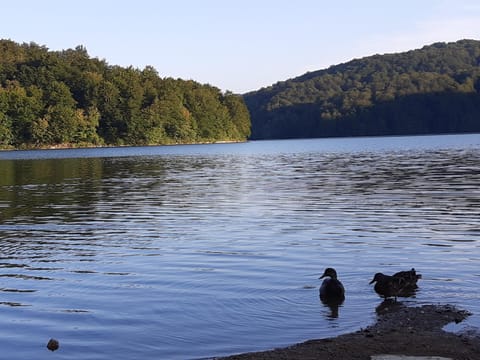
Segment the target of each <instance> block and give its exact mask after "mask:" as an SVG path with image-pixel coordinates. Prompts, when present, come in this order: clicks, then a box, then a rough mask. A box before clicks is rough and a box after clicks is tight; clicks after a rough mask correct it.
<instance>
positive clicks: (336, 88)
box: [244, 40, 480, 139]
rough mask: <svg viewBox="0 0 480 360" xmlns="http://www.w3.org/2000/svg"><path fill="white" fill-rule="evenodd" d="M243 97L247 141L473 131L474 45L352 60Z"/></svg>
mask: <svg viewBox="0 0 480 360" xmlns="http://www.w3.org/2000/svg"><path fill="white" fill-rule="evenodd" d="M244 99H245V102H246V104H247V107H248V109H249V111H250V115H251V121H252V135H251V138H252V139H281V138H302V137H306V138H308V137H330V136H364V135H368V136H370V135H406V134H434V133H456V132H480V41H475V40H461V41H458V42H455V43H435V44H433V45H430V46H425V47H423V48H422V49H418V50H412V51H408V52H404V53H397V54H386V55H374V56H370V57H365V58H362V59H356V60H352V61H350V62H347V63H344V64H340V65H336V66H332V67H330V68H328V69H325V70H320V71H315V72H310V73H307V74H305V75H302V76H300V77H297V78H294V79H290V80H287V81H282V82H279V83H276V84H274V85H273V86H271V87H268V88H263V89H261V90H259V91H255V92H250V93H248V94H245V95H244Z"/></svg>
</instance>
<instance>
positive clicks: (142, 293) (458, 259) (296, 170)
mask: <svg viewBox="0 0 480 360" xmlns="http://www.w3.org/2000/svg"><path fill="white" fill-rule="evenodd" d="M0 213H1V217H0V349H2V354H3V356H5V357H6V358H8V359H10V360H15V359H22V360H24V359H51V358H52V356H53V357H54V358H55V359H95V360H102V359H105V360H106V359H109V360H110V359H134V358H137V359H138V358H141V359H198V358H209V357H213V356H220V355H227V354H233V353H238V352H245V351H255V350H263V349H269V348H273V347H279V346H286V345H290V344H293V343H296V342H300V341H304V340H307V339H311V338H322V337H329V336H333V335H338V334H341V333H346V332H350V331H353V330H358V329H359V328H360V327H365V326H367V325H369V324H371V323H372V322H373V321H374V320H375V317H376V307H377V306H379V305H380V304H381V303H382V300H381V299H380V298H379V297H378V296H377V295H376V294H375V293H374V291H373V289H372V286H371V285H369V284H368V283H369V281H370V280H371V278H372V277H373V274H374V273H376V272H379V271H381V272H385V273H393V272H396V271H399V270H407V269H410V268H412V267H415V268H416V269H417V271H418V272H420V273H422V274H423V279H422V280H421V281H420V283H419V285H420V288H419V290H418V291H417V293H416V295H415V296H414V297H411V298H401V300H400V301H402V302H404V303H406V304H408V305H411V306H415V305H421V304H430V303H451V304H455V305H458V306H459V307H461V308H464V309H467V310H469V311H471V312H473V316H471V317H470V318H469V319H468V320H467V321H466V322H465V323H464V324H460V325H458V326H457V328H458V327H461V326H462V327H468V328H478V327H480V291H479V287H478V284H479V281H480V267H479V258H480V249H479V247H480V242H479V240H480V135H479V134H474V135H448V136H418V137H386V138H351V139H314V140H288V141H258V142H248V143H242V144H215V145H189V146H165V147H139V148H105V149H77V150H45V151H14V152H0ZM327 266H333V267H335V268H336V269H337V271H338V273H339V277H340V279H341V280H342V281H343V283H344V285H345V287H346V289H347V298H346V301H345V303H344V304H343V305H342V306H341V307H340V308H339V309H330V308H329V307H326V306H324V305H323V304H322V303H321V302H320V301H319V297H318V288H319V285H320V280H318V277H319V275H321V273H322V272H323V270H324V268H325V267H327ZM454 330H455V329H454ZM51 337H53V338H57V339H58V340H59V341H60V346H61V347H60V350H59V351H57V352H56V353H54V354H51V353H50V352H49V351H48V350H47V349H46V348H45V345H46V343H47V341H48V339H49V338H51Z"/></svg>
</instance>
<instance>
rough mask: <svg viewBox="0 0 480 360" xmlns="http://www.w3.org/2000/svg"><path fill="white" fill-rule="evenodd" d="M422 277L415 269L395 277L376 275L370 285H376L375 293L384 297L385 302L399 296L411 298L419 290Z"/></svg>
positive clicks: (394, 275)
mask: <svg viewBox="0 0 480 360" xmlns="http://www.w3.org/2000/svg"><path fill="white" fill-rule="evenodd" d="M421 277H422V275H420V274H417V272H416V271H415V269H413V268H412V269H411V270H408V271H399V272H397V273H395V274H393V275H385V274H382V273H376V274H375V276H374V277H373V279H372V281H370V284H373V283H375V286H374V290H375V292H376V293H377V294H378V295H380V296H382V297H383V298H384V299H385V300H386V299H388V298H391V297H393V298H395V300H397V297H398V296H404V297H407V296H411V295H413V294H414V293H415V290H416V289H417V287H418V286H417V281H418V279H420V278H421Z"/></svg>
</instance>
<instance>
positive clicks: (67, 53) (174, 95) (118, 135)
mask: <svg viewBox="0 0 480 360" xmlns="http://www.w3.org/2000/svg"><path fill="white" fill-rule="evenodd" d="M249 135H250V116H249V113H248V110H247V108H246V106H245V103H244V100H243V98H242V97H241V96H239V95H235V94H233V93H230V92H226V93H222V92H221V91H220V90H219V89H218V88H216V87H213V86H210V85H202V84H199V83H197V82H195V81H191V80H188V81H186V80H180V79H172V78H161V77H160V76H159V75H158V73H157V71H156V70H155V69H154V68H153V67H150V66H147V67H145V68H144V69H143V70H140V69H135V68H132V67H128V68H124V67H120V66H111V65H109V64H108V63H107V62H106V61H105V60H99V59H98V58H91V57H90V56H89V55H88V53H87V51H86V49H85V48H84V47H82V46H78V47H76V48H75V49H68V50H64V51H49V49H48V48H46V47H45V46H40V45H37V44H35V43H30V44H26V43H24V44H18V43H15V42H13V41H10V40H0V148H31V147H46V146H90V145H150V144H172V143H195V142H214V141H241V140H246V139H247V138H248V136H249Z"/></svg>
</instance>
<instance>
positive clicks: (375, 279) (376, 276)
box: [369, 273, 386, 284]
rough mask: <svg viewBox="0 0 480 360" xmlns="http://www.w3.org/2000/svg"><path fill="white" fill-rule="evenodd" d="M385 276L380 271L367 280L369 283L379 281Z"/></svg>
mask: <svg viewBox="0 0 480 360" xmlns="http://www.w3.org/2000/svg"><path fill="white" fill-rule="evenodd" d="M385 276H386V275H384V274H382V273H376V274H375V276H374V277H373V279H372V281H370V282H369V284H373V283H374V282H377V281H378V282H380V281H382V280H384V279H385Z"/></svg>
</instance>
